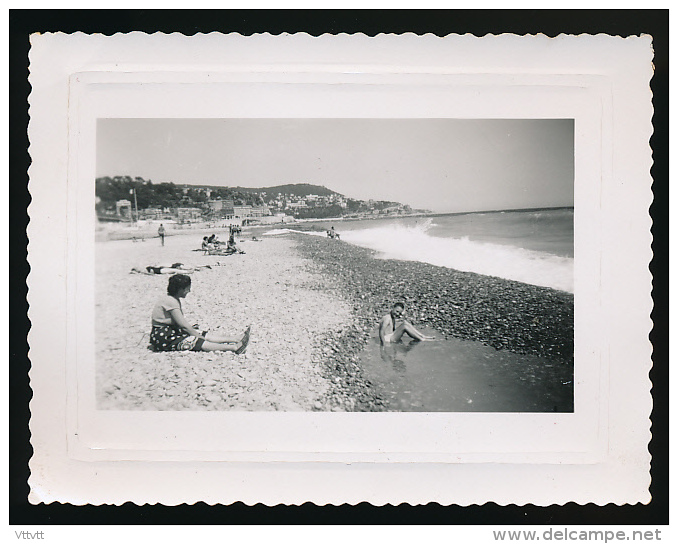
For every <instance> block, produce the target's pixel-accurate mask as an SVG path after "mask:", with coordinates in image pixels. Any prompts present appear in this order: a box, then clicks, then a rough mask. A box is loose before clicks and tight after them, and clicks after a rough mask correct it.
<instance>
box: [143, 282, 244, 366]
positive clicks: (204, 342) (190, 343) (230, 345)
mask: <svg viewBox="0 0 678 544" xmlns="http://www.w3.org/2000/svg"><path fill="white" fill-rule="evenodd" d="M190 291H191V278H190V277H188V276H186V275H184V274H176V275H174V276H172V277H171V278H170V279H169V282H168V284H167V295H166V296H164V297H162V298H161V299H160V300H159V301H158V303H157V304H156V305H155V307H154V308H153V314H152V316H151V323H152V325H153V327H152V329H151V346H152V347H153V349H154V350H155V351H233V352H235V353H236V355H240V354H241V353H244V352H245V350H246V349H247V344H248V343H249V341H250V327H247V329H246V330H245V333H244V334H243V335H242V336H241V337H239V338H234V337H228V336H224V335H221V334H216V333H211V332H210V333H208V332H207V331H203V332H201V331H199V330H197V329H196V326H191V325H190V324H189V322H188V321H187V320H186V318H185V317H184V314H183V312H182V310H181V299H182V298H185V297H186V295H187V294H188V293H190Z"/></svg>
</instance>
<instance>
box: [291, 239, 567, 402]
mask: <svg viewBox="0 0 678 544" xmlns="http://www.w3.org/2000/svg"><path fill="white" fill-rule="evenodd" d="M291 236H293V237H294V238H295V240H296V249H297V251H299V252H300V254H301V255H302V256H303V257H304V258H305V259H307V260H308V262H309V263H310V264H309V267H310V269H311V270H313V271H314V272H319V273H320V274H322V275H323V276H324V277H325V278H326V282H325V284H326V285H329V286H331V288H330V289H331V290H332V292H333V295H334V296H337V297H338V298H340V299H343V300H345V301H346V303H347V304H348V305H349V306H350V307H351V308H352V312H351V323H350V324H349V325H350V326H348V327H346V328H345V330H344V332H343V333H341V334H334V335H331V337H330V338H329V339H323V342H329V345H330V350H327V349H326V351H325V353H324V355H325V357H324V358H323V366H324V375H326V376H327V377H328V378H329V379H330V380H332V385H333V391H332V395H333V396H334V397H338V398H342V399H343V402H344V403H345V402H346V399H348V398H350V397H351V395H354V396H356V402H355V406H354V409H355V410H369V411H379V410H387V409H388V406H387V405H386V403H385V402H384V400H383V399H381V398H380V397H379V395H378V394H377V393H376V392H375V390H374V389H373V388H372V387H371V384H370V382H369V380H367V379H365V377H364V376H363V371H362V369H361V368H360V366H359V355H360V353H361V352H362V351H363V349H364V348H365V346H366V344H367V342H368V339H369V338H370V337H371V336H375V335H376V329H377V325H378V323H379V320H380V319H381V317H382V316H383V315H385V314H386V313H388V312H389V311H390V309H391V307H392V304H393V303H394V302H396V301H402V302H404V303H405V306H406V318H407V319H408V320H410V321H412V322H413V324H414V325H415V326H422V325H423V326H426V327H428V328H431V329H433V330H435V331H437V332H438V333H439V334H441V335H442V336H443V337H444V338H458V339H464V340H471V341H476V342H480V343H482V344H484V345H487V346H491V347H493V348H495V349H497V350H507V351H510V352H513V353H517V354H525V355H537V356H539V357H543V358H547V359H549V361H551V362H552V363H553V364H555V366H556V367H558V368H559V369H560V370H559V371H558V372H559V373H562V375H564V376H568V375H569V376H571V374H572V372H573V368H574V295H572V294H570V293H567V292H564V291H557V290H555V289H551V288H546V287H538V286H534V285H530V284H525V283H520V282H517V281H512V280H506V279H503V278H496V277H492V276H483V275H480V274H475V273H472V272H460V271H457V270H452V269H448V268H444V267H440V266H435V265H430V264H427V263H420V262H413V261H396V260H386V259H379V258H376V257H375V255H376V252H375V251H373V250H370V249H365V248H361V247H357V246H352V245H350V244H348V243H346V242H343V241H338V240H330V239H325V238H322V237H313V236H306V235H303V234H291ZM321 344H322V342H321ZM516 371H517V372H518V373H520V372H523V373H525V374H529V373H534V371H535V369H533V368H532V369H531V368H527V367H525V368H524V369H522V370H521V369H516ZM337 376H338V377H339V379H338V380H337ZM570 379H571V378H570Z"/></svg>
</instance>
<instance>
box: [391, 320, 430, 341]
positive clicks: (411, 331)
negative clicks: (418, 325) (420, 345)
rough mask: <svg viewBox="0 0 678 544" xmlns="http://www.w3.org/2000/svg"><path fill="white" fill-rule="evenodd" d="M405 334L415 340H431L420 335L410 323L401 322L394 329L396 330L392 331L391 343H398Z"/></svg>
mask: <svg viewBox="0 0 678 544" xmlns="http://www.w3.org/2000/svg"><path fill="white" fill-rule="evenodd" d="M405 333H407V334H408V335H410V336H411V337H412V338H414V339H415V340H419V341H422V340H433V337H432V336H426V335H424V334H422V333H420V332H419V331H418V330H417V329H415V328H414V325H412V323H410V322H409V321H403V322H402V323H401V324H400V325H398V327H396V330H395V331H393V337H392V340H391V341H392V342H399V341H400V339H401V338H402V337H403V334H405Z"/></svg>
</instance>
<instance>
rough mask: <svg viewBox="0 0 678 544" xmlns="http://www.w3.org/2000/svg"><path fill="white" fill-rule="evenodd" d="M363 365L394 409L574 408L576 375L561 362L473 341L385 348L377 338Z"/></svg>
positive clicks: (408, 343)
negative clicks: (574, 376) (574, 377)
mask: <svg viewBox="0 0 678 544" xmlns="http://www.w3.org/2000/svg"><path fill="white" fill-rule="evenodd" d="M420 328H421V329H422V330H423V331H424V332H427V333H429V334H436V333H435V332H434V331H430V330H427V329H426V328H425V327H420ZM438 336H440V335H438ZM360 362H361V367H362V369H363V372H364V374H365V377H366V378H367V379H368V380H370V382H372V385H373V386H374V387H375V390H376V392H377V393H378V394H379V395H380V396H381V397H382V398H383V399H384V400H385V401H386V407H387V409H388V410H391V411H398V412H572V411H573V409H574V396H573V379H572V375H571V373H569V374H568V373H567V372H566V371H564V369H563V368H559V367H560V366H561V365H563V363H562V362H555V361H550V360H548V359H546V358H543V357H537V356H535V355H519V354H516V353H511V352H509V351H505V350H496V349H494V348H492V347H490V346H485V345H483V344H481V343H480V342H475V341H471V340H461V339H457V338H448V339H442V338H440V339H438V340H433V341H426V342H416V341H408V340H405V341H403V342H401V343H397V344H387V345H385V346H381V344H380V342H379V338H378V337H377V336H376V335H375V336H373V337H371V338H370V339H369V341H368V343H367V346H366V347H365V349H364V350H363V352H362V353H361V355H360Z"/></svg>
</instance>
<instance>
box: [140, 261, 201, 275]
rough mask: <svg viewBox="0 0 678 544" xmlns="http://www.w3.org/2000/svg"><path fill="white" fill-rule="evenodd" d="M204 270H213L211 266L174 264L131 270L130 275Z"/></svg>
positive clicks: (186, 272)
mask: <svg viewBox="0 0 678 544" xmlns="http://www.w3.org/2000/svg"><path fill="white" fill-rule="evenodd" d="M203 268H211V266H210V265H208V264H206V265H201V266H186V265H185V264H183V263H174V264H171V265H169V266H168V265H159V266H147V267H146V269H145V270H141V269H140V268H137V267H134V268H132V270H130V274H150V275H154V274H178V273H179V272H183V273H184V274H191V273H192V272H195V271H196V270H202V269H203Z"/></svg>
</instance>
